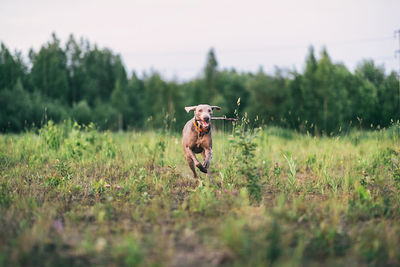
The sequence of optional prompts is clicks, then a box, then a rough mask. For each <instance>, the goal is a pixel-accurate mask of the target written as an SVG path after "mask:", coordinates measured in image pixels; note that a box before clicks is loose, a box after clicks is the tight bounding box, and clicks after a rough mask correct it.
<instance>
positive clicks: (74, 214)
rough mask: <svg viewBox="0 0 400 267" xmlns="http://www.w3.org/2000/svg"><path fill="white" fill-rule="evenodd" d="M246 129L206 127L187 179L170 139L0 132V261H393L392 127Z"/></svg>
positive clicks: (397, 258) (174, 139)
mask: <svg viewBox="0 0 400 267" xmlns="http://www.w3.org/2000/svg"><path fill="white" fill-rule="evenodd" d="M242 134H244V133H243V132H242ZM242 137H243V136H242ZM247 137H248V136H247ZM247 137H244V138H241V136H240V133H239V136H236V137H231V136H230V134H229V133H225V134H223V133H222V132H216V133H214V153H213V160H212V163H211V170H212V173H213V178H212V180H211V181H209V180H208V179H206V177H205V176H204V175H203V174H201V176H200V181H201V183H199V182H198V181H196V180H194V179H193V178H191V171H190V169H189V167H188V166H187V164H186V162H185V159H184V156H183V152H182V148H181V144H180V142H181V136H180V134H174V133H169V132H164V133H162V132H128V133H109V132H98V131H97V130H96V129H95V127H94V126H93V125H90V126H88V127H80V126H78V125H71V124H70V123H65V124H63V125H60V126H55V125H53V124H51V123H49V124H48V125H47V126H46V127H45V128H43V129H42V130H40V132H39V133H38V134H35V133H32V132H28V133H25V134H20V135H2V136H0V226H1V227H0V266H71V265H76V266H80V265H82V266H87V265H100V266H101V265H106V266H116V265H126V266H142V265H146V266H148V265H151V266H189V265H190V266H201V265H203V266H210V265H211V266H213V265H229V266H232V265H233V266H265V265H276V266H299V265H303V266H310V265H311V266H313V265H328V266H329V265H335V266H337V265H345V266H354V265H377V266H382V265H399V264H400V199H399V190H400V156H399V153H400V142H399V134H398V129H396V128H395V126H393V127H392V128H391V129H388V130H380V131H370V132H357V131H356V132H351V133H349V134H347V135H345V136H340V137H339V136H336V137H331V138H328V137H321V138H314V137H311V136H306V135H299V134H296V133H294V132H289V131H287V130H283V129H278V128H267V129H264V130H263V131H260V132H259V133H258V137H257V138H255V139H254V138H252V136H251V134H250V138H247ZM232 139H233V140H232ZM241 140H242V141H243V140H244V141H243V142H248V143H249V144H254V146H253V145H251V146H247V143H243V142H242V141H241ZM246 140H247V141H246ZM241 142H242V143H241ZM245 146H246V147H248V148H251V149H247V150H246V151H247V152H249V154H248V155H247V156H246V157H244V156H243V154H242V153H243V151H244V150H243V149H242V148H241V147H245ZM252 148H254V150H252ZM238 159H241V160H250V159H251V168H249V166H245V165H244V164H243V163H241V162H239V161H238ZM247 175H251V177H252V178H251V179H250V178H249V177H247ZM251 183H253V184H251ZM259 187H260V188H261V193H260V195H261V199H260V200H258V197H252V195H251V194H252V193H251V192H250V193H249V190H250V189H251V188H256V189H257V188H259ZM249 188H250V189H249ZM250 191H251V190H250ZM255 192H256V193H257V194H259V192H258V191H257V190H256V191H255ZM258 201H259V202H258Z"/></svg>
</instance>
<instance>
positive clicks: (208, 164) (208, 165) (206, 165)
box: [203, 160, 210, 169]
mask: <svg viewBox="0 0 400 267" xmlns="http://www.w3.org/2000/svg"><path fill="white" fill-rule="evenodd" d="M203 167H204V168H205V169H208V168H209V167H210V161H209V160H207V161H204V163H203Z"/></svg>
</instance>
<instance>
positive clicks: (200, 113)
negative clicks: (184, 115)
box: [185, 105, 221, 128]
mask: <svg viewBox="0 0 400 267" xmlns="http://www.w3.org/2000/svg"><path fill="white" fill-rule="evenodd" d="M214 109H216V110H221V108H220V107H218V106H210V105H197V106H190V107H185V110H186V112H189V111H191V110H194V118H195V119H196V121H198V122H200V125H201V126H202V128H208V127H209V126H210V123H211V116H212V114H213V110H214Z"/></svg>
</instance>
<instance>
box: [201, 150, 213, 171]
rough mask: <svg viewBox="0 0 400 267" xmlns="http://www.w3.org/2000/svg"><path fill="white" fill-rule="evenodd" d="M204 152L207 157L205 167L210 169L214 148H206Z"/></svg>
mask: <svg viewBox="0 0 400 267" xmlns="http://www.w3.org/2000/svg"><path fill="white" fill-rule="evenodd" d="M204 153H205V154H206V158H205V159H204V164H203V167H204V168H206V169H207V170H208V168H210V162H211V158H212V149H211V148H207V149H204Z"/></svg>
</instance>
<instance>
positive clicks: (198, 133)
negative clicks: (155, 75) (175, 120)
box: [182, 105, 221, 178]
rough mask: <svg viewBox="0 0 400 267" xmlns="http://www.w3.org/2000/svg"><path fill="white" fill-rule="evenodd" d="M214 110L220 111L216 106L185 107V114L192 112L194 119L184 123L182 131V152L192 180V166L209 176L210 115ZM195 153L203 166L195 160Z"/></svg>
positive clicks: (194, 172) (210, 153) (194, 174)
mask: <svg viewBox="0 0 400 267" xmlns="http://www.w3.org/2000/svg"><path fill="white" fill-rule="evenodd" d="M214 109H217V110H221V108H220V107H218V106H210V105H197V106H191V107H185V110H186V112H189V111H191V110H194V118H193V119H191V120H189V121H188V122H187V123H186V125H185V127H183V131H182V146H183V151H184V153H185V156H186V160H187V162H188V164H189V167H190V169H191V170H192V172H193V176H194V178H197V174H196V170H195V167H194V166H196V167H197V168H199V170H200V171H202V172H204V173H207V175H208V174H209V173H208V168H209V167H210V161H211V157H212V137H211V115H212V113H213V110H214ZM197 153H201V155H202V157H203V160H204V163H203V164H201V163H200V161H199V160H198V159H197V158H196V154H197Z"/></svg>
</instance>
